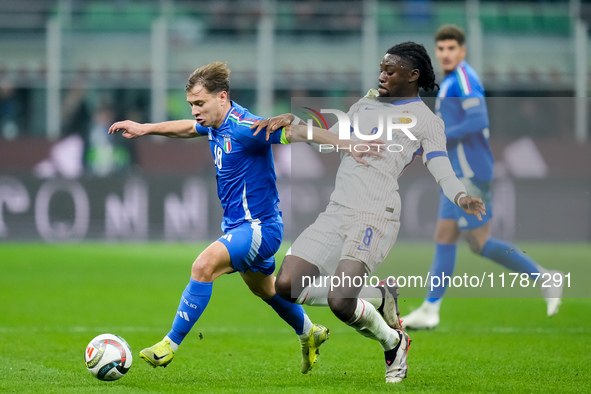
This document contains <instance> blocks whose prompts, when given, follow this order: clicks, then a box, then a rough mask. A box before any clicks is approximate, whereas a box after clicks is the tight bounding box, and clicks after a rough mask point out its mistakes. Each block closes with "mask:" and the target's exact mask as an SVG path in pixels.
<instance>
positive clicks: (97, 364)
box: [84, 334, 133, 380]
mask: <svg viewBox="0 0 591 394" xmlns="http://www.w3.org/2000/svg"><path fill="white" fill-rule="evenodd" d="M84 361H85V363H86V368H87V369H88V372H90V374H91V375H92V376H94V377H96V378H97V379H100V380H117V379H120V378H121V377H123V375H125V374H126V373H127V371H129V368H130V367H131V362H132V361H133V358H132V356H131V348H130V347H129V345H128V344H127V342H126V341H125V339H123V338H121V337H120V336H118V335H113V334H101V335H99V336H97V337H96V338H94V339H93V340H92V341H90V343H89V344H88V346H86V352H85V353H84Z"/></svg>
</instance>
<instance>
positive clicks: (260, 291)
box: [248, 285, 275, 300]
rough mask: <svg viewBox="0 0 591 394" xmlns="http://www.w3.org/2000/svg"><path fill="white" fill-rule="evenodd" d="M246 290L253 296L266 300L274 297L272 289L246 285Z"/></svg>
mask: <svg viewBox="0 0 591 394" xmlns="http://www.w3.org/2000/svg"><path fill="white" fill-rule="evenodd" d="M248 288H249V289H250V291H251V292H252V294H254V295H255V296H257V297H259V298H262V299H263V300H267V299H269V298H271V297H273V296H274V295H275V291H274V289H273V288H265V287H260V286H253V285H248Z"/></svg>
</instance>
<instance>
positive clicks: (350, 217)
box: [287, 201, 400, 276]
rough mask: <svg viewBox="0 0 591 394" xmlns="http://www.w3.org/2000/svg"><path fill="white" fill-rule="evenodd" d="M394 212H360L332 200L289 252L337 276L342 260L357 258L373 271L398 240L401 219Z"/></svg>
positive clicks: (327, 273) (324, 272)
mask: <svg viewBox="0 0 591 394" xmlns="http://www.w3.org/2000/svg"><path fill="white" fill-rule="evenodd" d="M394 216H395V215H394V213H393V212H390V211H385V212H384V214H383V215H376V214H374V213H368V212H360V211H357V210H354V209H351V208H348V207H345V206H343V205H340V204H338V203H335V202H333V201H331V202H330V203H329V204H328V206H327V207H326V210H325V211H324V212H322V213H321V214H320V215H318V218H317V219H316V221H315V222H314V223H313V224H312V225H310V226H309V227H308V228H306V229H305V230H304V231H303V232H302V234H300V236H299V237H297V239H296V240H295V241H294V243H293V244H292V246H291V248H290V250H289V251H288V252H287V254H288V255H293V256H297V257H300V258H302V259H304V260H306V261H308V262H310V263H312V264H314V265H315V266H317V267H318V269H319V270H320V274H321V275H323V276H327V275H334V273H335V272H336V269H337V265H338V263H339V261H341V260H343V259H347V260H356V261H359V262H361V263H362V264H364V265H365V267H366V269H367V273H368V274H372V273H373V272H374V271H375V270H376V269H377V268H378V267H379V266H380V264H381V263H382V261H384V259H385V258H386V256H387V255H388V252H389V251H390V249H391V248H392V246H393V245H394V242H396V238H397V237H398V231H399V229H400V221H399V220H398V219H394Z"/></svg>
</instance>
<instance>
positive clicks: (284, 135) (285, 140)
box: [280, 126, 291, 145]
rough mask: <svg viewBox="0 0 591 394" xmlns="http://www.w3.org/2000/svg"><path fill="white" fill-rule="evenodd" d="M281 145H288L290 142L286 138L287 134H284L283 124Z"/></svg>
mask: <svg viewBox="0 0 591 394" xmlns="http://www.w3.org/2000/svg"><path fill="white" fill-rule="evenodd" d="M280 142H281V145H289V144H291V142H290V141H289V140H288V139H287V135H286V134H285V126H284V127H282V128H281V141H280Z"/></svg>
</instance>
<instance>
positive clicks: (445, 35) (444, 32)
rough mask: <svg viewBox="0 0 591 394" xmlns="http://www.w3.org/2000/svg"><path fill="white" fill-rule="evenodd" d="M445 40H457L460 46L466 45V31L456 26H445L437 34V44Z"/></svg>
mask: <svg viewBox="0 0 591 394" xmlns="http://www.w3.org/2000/svg"><path fill="white" fill-rule="evenodd" d="M443 40H456V41H457V42H458V44H460V45H464V43H465V42H466V35H465V34H464V29H462V28H461V27H460V26H456V25H443V26H441V27H440V28H439V29H437V32H435V42H438V41H443Z"/></svg>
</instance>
